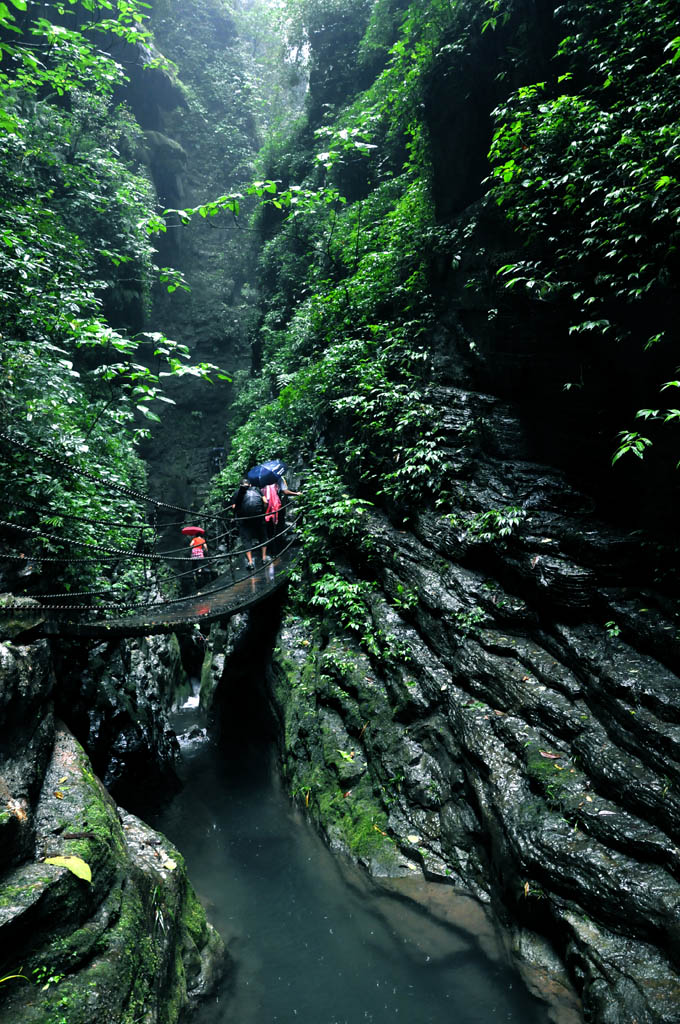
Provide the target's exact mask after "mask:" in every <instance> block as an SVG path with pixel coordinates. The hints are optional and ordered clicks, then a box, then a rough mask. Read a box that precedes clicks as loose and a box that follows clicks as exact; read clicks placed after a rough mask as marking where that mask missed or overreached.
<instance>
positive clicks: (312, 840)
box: [154, 709, 553, 1024]
mask: <svg viewBox="0 0 680 1024" xmlns="http://www.w3.org/2000/svg"><path fill="white" fill-rule="evenodd" d="M195 715H196V712H195V711H194V710H192V709H184V710H183V711H182V712H181V713H180V716H179V717H178V721H177V722H176V723H175V727H176V728H177V730H178V732H179V731H181V730H182V729H183V728H186V726H187V725H188V724H189V723H190V722H191V721H192V719H195ZM183 756H184V779H185V785H184V788H183V789H182V791H181V792H180V793H179V794H178V795H177V797H176V798H175V799H174V800H173V802H172V803H171V804H170V805H169V806H168V807H167V808H166V809H165V810H164V811H163V812H162V814H161V815H160V816H159V817H158V818H157V819H156V820H155V821H154V825H155V826H156V827H157V828H159V829H161V830H162V831H163V832H165V833H166V834H167V835H168V836H169V838H170V839H171V840H172V841H173V842H174V843H175V844H176V845H177V846H178V847H179V849H180V850H181V851H182V853H183V854H184V856H185V857H186V860H187V865H188V869H189V873H190V877H191V880H192V882H193V884H194V886H195V888H196V891H197V893H198V895H199V898H200V899H201V901H202V902H203V903H204V905H205V906H206V908H207V912H208V917H209V920H210V921H211V922H212V923H213V924H214V925H215V927H216V928H217V929H218V930H219V931H220V933H221V934H222V936H223V937H224V939H225V940H226V942H227V945H228V949H229V952H230V955H231V957H232V958H233V960H234V961H235V964H236V967H235V971H234V972H233V973H232V976H231V977H229V978H228V979H227V980H226V982H225V984H224V985H223V987H222V989H221V991H220V992H219V993H218V994H217V996H215V997H213V998H211V999H210V1000H208V1001H207V1002H206V1003H205V1004H204V1005H203V1006H202V1007H201V1008H200V1010H199V1011H198V1012H197V1014H196V1015H195V1017H194V1018H192V1024H193V1022H195V1024H218V1022H220V1024H227V1022H229V1024H367V1022H373V1024H387V1022H388V1021H389V1022H397V1024H399V1022H401V1024H444V1022H452V1024H487V1022H496V1021H499V1022H500V1021H514V1022H518V1024H519V1022H522V1024H547V1022H548V1021H549V1020H551V1019H553V1018H551V1017H550V1016H549V1015H548V1012H547V1010H546V1007H545V1006H544V1005H543V1004H541V1003H538V1002H537V1001H536V1000H535V999H534V998H532V997H531V996H530V995H529V993H528V992H527V991H526V989H525V988H524V987H523V985H522V983H521V981H520V980H519V978H518V976H517V975H516V974H515V972H514V971H513V970H512V969H511V968H510V967H509V966H508V964H507V963H506V961H505V958H504V957H503V955H502V953H501V950H500V947H499V945H498V944H497V943H496V942H495V939H494V933H493V929H491V928H490V927H489V925H488V923H486V919H485V917H484V914H483V912H482V911H481V909H480V908H479V907H478V905H477V904H474V903H473V901H470V900H468V901H465V900H463V901H460V900H459V901H458V903H457V902H456V900H457V898H456V896H455V894H454V893H453V891H452V890H450V889H449V888H448V887H444V886H436V885H431V886H430V887H429V888H430V889H433V890H436V893H435V895H436V899H437V901H438V908H439V909H438V912H437V913H438V919H437V918H435V917H432V916H431V915H429V914H426V913H424V912H423V911H422V910H421V909H420V907H419V906H418V904H416V903H414V902H413V901H412V900H411V899H407V898H406V895H407V892H404V893H401V894H390V893H387V892H385V891H383V890H381V889H380V888H378V887H376V885H375V884H374V883H372V882H371V881H370V880H369V879H368V878H366V877H365V875H364V873H363V872H361V871H360V870H359V869H356V868H354V867H353V866H352V865H347V864H345V863H344V861H342V860H339V859H338V858H335V857H334V856H333V855H332V854H331V853H330V852H329V851H328V849H327V848H326V846H325V845H324V843H323V842H322V841H321V840H320V839H319V837H318V836H317V835H316V834H315V833H314V832H313V830H312V829H311V828H310V827H309V826H308V824H307V823H306V822H305V821H304V820H303V819H302V818H301V816H300V815H299V814H298V813H297V812H296V811H295V809H294V808H292V807H291V805H290V803H289V801H288V799H287V798H286V796H285V794H283V793H282V792H281V789H280V787H279V785H278V781H277V776H276V772H275V766H274V752H273V749H272V747H271V745H270V744H269V743H268V742H266V741H263V740H257V739H254V740H247V739H244V740H243V741H239V740H235V739H233V738H232V739H231V740H230V741H229V742H228V743H226V744H224V745H222V746H219V745H218V744H216V743H215V742H213V741H211V740H209V739H206V740H203V741H200V740H199V741H194V742H190V743H188V744H185V745H183ZM404 884H405V885H407V886H408V884H409V883H404ZM410 884H411V885H414V884H420V885H421V886H425V885H426V883H415V882H414V881H411V882H410ZM457 911H458V912H457ZM442 916H443V917H444V918H446V920H442Z"/></svg>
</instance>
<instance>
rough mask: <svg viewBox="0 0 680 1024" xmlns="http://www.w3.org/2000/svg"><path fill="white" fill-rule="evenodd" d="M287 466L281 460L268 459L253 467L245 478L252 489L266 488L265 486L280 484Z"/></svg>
mask: <svg viewBox="0 0 680 1024" xmlns="http://www.w3.org/2000/svg"><path fill="white" fill-rule="evenodd" d="M286 469H287V466H286V464H285V462H282V461H281V459H269V460H268V461H267V462H261V463H259V464H258V465H257V466H253V468H252V469H249V470H248V472H247V474H246V475H247V477H248V480H249V481H250V483H251V484H252V485H253V486H254V487H266V486H267V484H280V483H281V480H282V479H283V474H284V473H285V472H286Z"/></svg>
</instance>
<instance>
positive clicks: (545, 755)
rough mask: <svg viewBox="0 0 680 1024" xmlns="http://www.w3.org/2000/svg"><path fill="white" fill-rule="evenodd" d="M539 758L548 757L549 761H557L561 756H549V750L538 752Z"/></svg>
mask: <svg viewBox="0 0 680 1024" xmlns="http://www.w3.org/2000/svg"><path fill="white" fill-rule="evenodd" d="M539 754H540V755H541V757H549V758H550V759H551V761H559V759H560V758H561V757H562V755H561V754H551V753H550V751H549V750H539Z"/></svg>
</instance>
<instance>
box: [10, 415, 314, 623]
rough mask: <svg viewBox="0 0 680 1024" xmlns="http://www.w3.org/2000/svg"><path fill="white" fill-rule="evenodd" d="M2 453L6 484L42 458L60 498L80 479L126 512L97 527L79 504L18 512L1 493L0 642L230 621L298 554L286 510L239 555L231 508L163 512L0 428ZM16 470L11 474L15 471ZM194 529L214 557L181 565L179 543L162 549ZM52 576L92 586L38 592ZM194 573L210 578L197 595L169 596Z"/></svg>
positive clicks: (98, 521)
mask: <svg viewBox="0 0 680 1024" xmlns="http://www.w3.org/2000/svg"><path fill="white" fill-rule="evenodd" d="M0 455H1V456H2V459H3V461H5V460H6V461H7V463H8V472H9V473H10V475H11V470H12V467H13V464H16V463H17V460H18V458H19V456H22V457H23V458H24V464H23V469H22V472H23V471H24V470H26V469H27V468H28V469H29V470H30V467H31V465H32V461H29V462H28V463H27V462H26V459H29V460H40V464H41V465H44V466H47V467H49V469H50V473H51V474H53V475H54V476H55V478H56V479H58V480H59V482H60V486H61V487H62V488H63V490H64V492H65V493H69V494H73V495H76V496H77V495H78V494H79V491H78V488H79V486H80V485H81V484H82V483H83V482H84V481H89V482H90V484H95V485H96V487H97V489H98V491H99V492H100V493H106V494H110V495H111V496H115V498H116V499H121V500H122V499H123V498H124V499H125V501H126V502H127V505H126V507H125V513H126V514H125V515H121V516H120V517H119V518H116V519H111V518H108V519H106V518H101V517H99V518H92V514H90V517H89V518H88V515H87V508H86V507H83V505H82V502H81V506H80V507H78V506H76V511H75V512H74V511H73V510H72V509H70V510H65V509H64V508H63V507H62V506H63V502H60V503H57V502H55V503H54V507H50V504H48V503H47V502H44V501H42V502H41V501H37V502H36V501H34V500H29V501H24V503H23V505H19V504H18V503H17V502H16V495H14V494H9V493H7V494H3V495H0V559H2V560H3V562H8V563H9V564H10V566H12V565H13V566H14V569H13V570H7V571H6V573H5V578H6V579H7V581H8V583H7V584H6V587H7V591H8V593H6V594H5V595H2V596H1V597H0V637H2V636H4V637H16V636H21V637H25V638H29V637H30V638H39V637H47V636H64V637H85V638H113V637H133V636H150V635H153V634H158V633H174V632H179V631H184V630H187V629H190V628H194V627H195V626H196V625H197V624H198V625H201V624H207V623H210V622H215V621H218V620H220V619H225V618H229V617H230V616H231V615H234V614H235V613H236V612H238V611H242V610H244V609H246V608H249V607H251V606H253V605H255V604H257V603H258V602H260V601H262V600H264V599H265V598H266V597H269V596H270V595H271V594H273V593H275V592H276V591H277V590H279V589H280V588H281V587H282V586H283V585H284V584H285V583H286V582H287V581H288V580H289V578H290V574H291V569H292V567H293V564H294V562H295V560H296V557H297V552H298V548H297V540H296V514H295V509H294V508H293V507H291V509H290V512H291V516H290V519H291V521H290V522H288V524H287V525H286V523H285V511H286V510H285V509H283V510H282V511H281V513H280V521H279V520H277V519H275V520H274V522H276V523H277V528H276V539H275V540H274V541H272V540H271V539H270V540H268V541H265V540H262V541H261V542H259V543H258V542H252V541H248V542H247V543H245V542H244V543H245V546H241V543H239V539H238V538H237V537H236V524H235V523H234V522H232V523H231V524H230V525H227V524H226V522H225V515H227V513H228V512H229V509H230V508H231V506H229V507H228V508H225V509H223V510H222V512H219V511H213V512H208V511H205V510H201V509H189V508H183V507H181V506H177V505H172V504H169V503H168V502H166V501H162V500H160V499H158V498H155V497H152V496H151V495H147V494H143V493H141V492H140V491H136V490H134V489H133V488H131V487H129V486H127V485H125V484H122V483H119V482H117V481H111V480H108V479H107V478H106V477H105V476H103V475H102V474H101V473H92V472H91V471H90V470H89V469H88V468H87V467H86V466H83V465H82V464H80V463H78V462H76V460H74V459H71V458H68V459H65V458H64V457H63V456H60V455H58V454H55V453H53V452H51V451H48V450H45V449H44V448H42V449H41V448H38V447H35V446H34V445H32V444H29V443H28V442H26V441H24V440H22V439H21V438H18V437H12V436H10V435H8V434H5V433H4V432H3V431H1V430H0ZM14 470H15V474H16V473H17V472H19V470H18V469H17V467H16V465H15V466H14ZM48 479H49V477H48ZM114 507H115V506H114ZM3 509H6V511H4V512H3V511H2V510H3ZM161 513H162V514H163V515H164V516H167V515H168V513H171V514H173V516H174V518H175V519H176V520H177V521H176V522H172V523H166V524H165V525H164V526H163V527H162V530H163V538H161V539H163V541H164V544H163V550H159V547H158V541H159V530H160V529H161V528H160V527H159V519H158V516H159V514H161ZM267 514H268V513H266V512H264V511H263V512H262V513H261V514H258V515H256V516H255V517H251V518H250V519H249V521H250V522H252V520H253V518H255V519H261V520H262V521H264V519H265V516H266V515H267ZM178 516H179V517H181V518H179V519H177V517H178ZM270 518H271V516H270ZM192 522H193V523H196V522H204V523H205V524H206V527H207V529H204V528H203V527H195V526H190V527H189V528H190V529H191V530H194V531H195V530H197V529H198V530H200V532H201V533H202V534H206V533H207V534H208V549H207V550H208V551H210V552H212V553H211V554H205V555H204V556H203V557H202V558H200V560H199V559H196V558H192V557H190V554H189V552H188V550H187V548H186V540H187V538H186V537H184V536H182V538H181V540H182V542H183V543H184V546H183V547H182V548H177V547H175V546H173V547H170V548H169V549H168V546H167V543H165V542H166V541H167V539H168V538H172V536H173V534H172V533H171V532H170V531H171V530H175V531H177V534H180V530H181V531H182V532H184V529H185V528H186V527H187V526H188V523H192ZM120 530H123V531H125V532H127V533H128V534H131V535H132V539H133V540H134V538H135V536H136V537H137V541H136V544H135V546H134V547H129V546H128V547H125V546H123V545H124V544H125V541H123V542H122V544H121V542H120V540H119V539H118V537H117V534H118V533H119V532H120ZM98 535H99V536H100V538H101V539H98ZM248 536H250V534H248ZM177 539H178V541H179V537H178V538H177ZM170 543H171V544H172V540H170ZM268 545H269V546H270V551H271V549H272V548H274V550H277V552H278V553H277V554H276V555H275V556H274V558H273V559H272V560H270V561H268V562H267V563H266V564H264V565H263V564H261V560H260V553H261V552H264V551H265V550H266V548H267V546H268ZM282 545H283V547H282ZM249 548H250V549H252V553H253V555H254V557H255V562H256V565H257V567H256V568H255V570H254V571H252V572H251V571H248V570H247V569H246V568H245V567H244V563H245V558H244V556H245V555H246V554H247V550H248V549H249ZM250 557H251V556H250V554H248V558H250ZM59 566H63V567H64V569H71V570H72V575H71V580H73V576H74V575H75V578H76V584H75V585H76V587H77V585H78V580H79V579H80V578H82V579H84V580H87V579H88V578H89V579H90V580H92V583H91V585H90V588H89V589H87V583H85V587H86V589H85V590H75V589H73V585H72V582H71V584H69V582H68V579H66V580H65V582H63V583H62V585H61V588H60V592H57V593H36V592H35V591H36V583H37V584H38V585H39V583H40V581H41V579H42V578H44V577H45V576H46V577H47V578H48V579H51V580H53V579H54V578H55V572H56V574H57V575H56V579H57V581H59V580H60V577H61V571H60V570H59ZM46 567H47V568H46ZM199 569H201V570H202V572H203V575H204V576H208V575H210V574H213V575H216V578H215V579H212V580H210V582H206V583H205V584H203V583H201V584H200V589H199V590H198V592H197V593H191V594H186V593H184V594H183V596H177V595H178V591H179V594H180V595H182V592H183V591H186V589H187V586H189V587H192V586H193V585H194V579H195V574H196V572H197V570H199ZM159 570H160V572H159ZM96 573H99V578H98V579H97V578H96V576H95V575H94V574H96ZM61 578H62V579H63V577H61ZM98 587H99V588H103V589H96V588H98ZM50 589H52V588H50Z"/></svg>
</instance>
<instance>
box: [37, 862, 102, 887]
mask: <svg viewBox="0 0 680 1024" xmlns="http://www.w3.org/2000/svg"><path fill="white" fill-rule="evenodd" d="M45 863H46V864H56V866H57V867H60V868H68V869H69V871H70V872H71V873H72V874H74V875H76V876H77V877H78V878H82V879H84V881H86V882H91V881H92V869H91V868H90V865H89V864H88V863H87V861H84V860H83V859H82V858H81V857H45Z"/></svg>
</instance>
